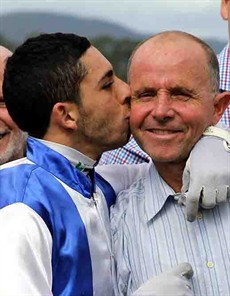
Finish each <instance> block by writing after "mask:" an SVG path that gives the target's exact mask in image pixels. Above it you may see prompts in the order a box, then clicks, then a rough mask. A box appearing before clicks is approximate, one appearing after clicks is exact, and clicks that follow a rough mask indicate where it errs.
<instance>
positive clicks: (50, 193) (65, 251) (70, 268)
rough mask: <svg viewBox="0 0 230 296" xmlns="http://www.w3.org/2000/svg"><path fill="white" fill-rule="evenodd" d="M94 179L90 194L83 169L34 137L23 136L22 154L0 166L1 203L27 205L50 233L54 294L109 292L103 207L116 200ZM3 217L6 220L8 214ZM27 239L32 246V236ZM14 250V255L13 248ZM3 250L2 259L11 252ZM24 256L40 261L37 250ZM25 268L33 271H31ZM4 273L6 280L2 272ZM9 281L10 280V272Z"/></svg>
mask: <svg viewBox="0 0 230 296" xmlns="http://www.w3.org/2000/svg"><path fill="white" fill-rule="evenodd" d="M95 180H96V184H97V185H96V189H95V192H94V193H93V196H92V194H91V192H92V187H91V186H92V185H91V184H90V181H89V179H88V178H87V177H86V176H85V175H84V174H82V173H81V172H79V171H77V170H76V169H75V168H74V167H73V166H72V165H71V163H70V162H69V161H68V160H67V159H66V158H65V157H64V156H63V155H61V154H59V153H57V152H55V151H54V150H52V149H50V148H49V147H47V146H45V145H43V144H42V143H41V142H39V141H37V140H36V139H33V138H29V139H28V147H27V156H26V158H23V159H20V160H17V161H15V162H12V163H9V164H6V165H4V166H3V167H2V168H1V169H0V184H1V185H0V208H1V209H2V208H4V210H5V213H6V214H7V210H8V208H10V207H12V206H13V205H14V206H15V204H16V205H17V204H20V205H25V206H26V207H27V206H28V207H29V208H30V209H32V211H35V212H36V213H37V214H38V215H39V217H41V218H42V220H43V221H44V222H45V225H46V227H47V230H48V231H49V232H50V234H51V237H52V248H51V250H52V254H51V256H52V257H51V258H52V274H49V276H50V277H51V278H52V285H51V286H52V287H50V289H51V290H52V293H53V295H68V296H78V295H87V296H90V295H100V296H102V295H106V296H109V295H113V283H112V253H111V246H110V230H109V211H108V207H109V206H110V205H111V204H113V203H114V202H115V194H114V191H113V189H112V187H110V185H109V184H108V183H107V182H106V181H105V180H104V179H103V178H102V177H100V176H99V175H98V174H96V173H95ZM16 213H17V211H16ZM18 214H20V215H21V213H19V212H18ZM0 217H1V210H0ZM6 217H7V215H6ZM4 221H5V222H4V223H5V224H7V219H5V220H4ZM15 223H17V214H16V217H15ZM0 227H2V226H1V225H0ZM43 228H44V227H43ZM6 235H7V236H8V235H10V234H9V233H8V234H6ZM3 239H4V238H2V237H1V240H3ZM24 239H25V240H26V239H27V238H26V237H25V238H23V237H22V239H21V241H22V244H21V248H23V240H24ZM27 243H28V242H27ZM29 243H31V246H32V247H33V243H34V242H33V240H32V242H31V241H30V242H29ZM0 250H1V247H0ZM14 252H16V255H17V250H16V251H15V250H14ZM4 253H5V254H4V256H5V257H4V258H7V256H9V257H10V256H11V254H7V250H5V249H4ZM18 255H19V254H18ZM20 256H22V253H21V252H20ZM24 256H25V260H30V261H31V260H32V265H33V264H34V265H36V264H40V263H41V262H37V261H39V259H37V258H40V257H42V250H41V254H39V256H38V257H37V258H36V260H34V259H33V258H32V259H31V258H27V255H26V254H24ZM28 256H29V255H28ZM45 259H46V258H42V260H45ZM33 260H34V262H33ZM9 262H10V260H9ZM30 263H31V262H30ZM1 268H2V270H3V269H4V266H2V267H0V269H1ZM7 268H8V269H10V268H9V266H7ZM12 268H14V267H13V266H12ZM18 268H20V266H19V267H18ZM23 268H25V267H23ZM30 269H31V265H30ZM24 272H28V276H29V277H32V276H33V270H28V271H26V270H23V273H24ZM9 277H10V275H9ZM4 278H5V279H7V274H6V273H5V274H4ZM17 280H18V279H17ZM21 280H22V279H21ZM19 281H20V279H19ZM11 283H12V285H13V283H14V279H13V278H12V277H11ZM25 285H26V284H25ZM38 289H39V288H38ZM9 290H10V288H9ZM24 290H26V288H25V287H24ZM24 290H23V291H24ZM0 291H1V284H0ZM28 291H29V290H28ZM52 293H51V294H52ZM17 295H20V291H18V294H17Z"/></svg>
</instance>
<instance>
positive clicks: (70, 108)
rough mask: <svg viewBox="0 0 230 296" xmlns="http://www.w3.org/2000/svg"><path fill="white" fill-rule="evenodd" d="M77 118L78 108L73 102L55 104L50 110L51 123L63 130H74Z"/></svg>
mask: <svg viewBox="0 0 230 296" xmlns="http://www.w3.org/2000/svg"><path fill="white" fill-rule="evenodd" d="M78 117H79V112H78V107H77V105H76V104H75V103H73V102H59V103H56V104H55V105H54V107H53V110H52V115H51V118H52V121H53V123H55V124H56V125H58V126H60V127H62V128H64V129H71V130H76V128H77V121H78Z"/></svg>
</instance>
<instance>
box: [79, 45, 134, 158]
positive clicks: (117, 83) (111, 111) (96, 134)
mask: <svg viewBox="0 0 230 296" xmlns="http://www.w3.org/2000/svg"><path fill="white" fill-rule="evenodd" d="M81 61H82V62H83V64H84V65H85V66H86V69H87V72H88V73H87V75H86V77H85V78H84V79H83V81H82V82H81V84H80V96H81V104H80V107H79V114H80V117H79V120H78V122H77V125H78V139H80V141H81V142H82V143H86V145H89V146H90V147H91V148H92V149H93V151H98V152H99V154H100V153H101V152H103V151H106V150H110V149H114V148H117V147H120V146H122V145H124V144H125V143H126V142H127V141H128V139H129V136H130V129H129V116H130V110H129V100H130V88H129V86H128V85H127V84H126V83H124V82H123V81H121V80H120V79H119V78H118V77H116V76H115V74H114V72H113V68H112V66H111V64H110V63H109V62H108V60H107V59H106V58H105V57H104V56H103V55H102V54H101V53H100V52H99V51H98V50H97V49H96V48H94V47H90V48H89V49H88V50H87V51H86V53H85V54H84V55H83V57H82V58H81Z"/></svg>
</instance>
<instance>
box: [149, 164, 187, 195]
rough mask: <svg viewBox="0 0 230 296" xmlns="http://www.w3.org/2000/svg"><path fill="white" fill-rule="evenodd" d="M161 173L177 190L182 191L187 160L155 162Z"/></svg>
mask: <svg viewBox="0 0 230 296" xmlns="http://www.w3.org/2000/svg"><path fill="white" fill-rule="evenodd" d="M154 164H155V166H156V168H157V171H158V173H159V175H160V176H161V177H162V178H163V179H164V181H165V182H166V183H167V184H168V185H169V186H170V187H171V188H172V189H173V190H174V191H175V192H180V191H181V187H182V175H183V171H184V167H185V161H183V162H179V163H173V162H172V163H169V162H167V163H163V162H154Z"/></svg>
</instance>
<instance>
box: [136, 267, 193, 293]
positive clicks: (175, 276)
mask: <svg viewBox="0 0 230 296" xmlns="http://www.w3.org/2000/svg"><path fill="white" fill-rule="evenodd" d="M192 276H193V270H192V266H191V265H190V264H189V263H181V264H179V265H177V266H176V267H174V268H172V269H170V270H168V271H166V272H164V273H162V274H160V275H159V276H155V277H152V278H151V279H150V280H148V281H147V282H146V283H144V284H143V285H142V286H140V288H139V289H138V290H136V291H135V292H134V293H133V294H132V296H193V295H194V294H193V292H192V290H191V283H190V281H189V279H191V278H192Z"/></svg>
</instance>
